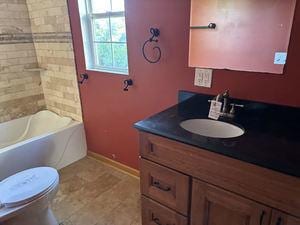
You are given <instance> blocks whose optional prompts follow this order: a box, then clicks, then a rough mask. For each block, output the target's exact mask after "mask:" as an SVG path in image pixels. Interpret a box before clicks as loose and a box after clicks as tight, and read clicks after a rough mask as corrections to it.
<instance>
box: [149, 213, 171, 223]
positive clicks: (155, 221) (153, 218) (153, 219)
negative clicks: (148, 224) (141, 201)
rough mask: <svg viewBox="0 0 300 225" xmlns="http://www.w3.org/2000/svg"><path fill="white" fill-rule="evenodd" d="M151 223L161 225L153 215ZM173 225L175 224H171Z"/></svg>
mask: <svg viewBox="0 0 300 225" xmlns="http://www.w3.org/2000/svg"><path fill="white" fill-rule="evenodd" d="M152 221H153V222H154V223H155V224H156V225H162V224H161V223H160V220H159V219H158V218H157V217H155V216H154V214H153V213H152ZM166 225H169V224H166ZM173 225H175V224H173Z"/></svg>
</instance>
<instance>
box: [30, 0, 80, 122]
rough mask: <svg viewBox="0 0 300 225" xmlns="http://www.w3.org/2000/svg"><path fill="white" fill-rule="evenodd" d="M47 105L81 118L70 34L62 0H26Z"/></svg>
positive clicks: (57, 110)
mask: <svg viewBox="0 0 300 225" xmlns="http://www.w3.org/2000/svg"><path fill="white" fill-rule="evenodd" d="M27 7H28V11H29V16H30V20H31V29H32V33H33V40H34V45H35V49H36V54H37V60H38V64H39V67H41V68H43V69H46V70H45V71H43V72H41V79H42V86H43V91H44V95H45V101H46V106H47V108H48V109H50V110H52V111H54V112H56V113H58V114H60V115H63V116H69V117H72V118H73V119H75V120H78V121H81V120H82V115H81V105H80V98H79V92H78V84H77V78H76V68H75V61H74V54H73V45H72V36H71V32H70V23H69V16H68V8H67V3H66V0H27Z"/></svg>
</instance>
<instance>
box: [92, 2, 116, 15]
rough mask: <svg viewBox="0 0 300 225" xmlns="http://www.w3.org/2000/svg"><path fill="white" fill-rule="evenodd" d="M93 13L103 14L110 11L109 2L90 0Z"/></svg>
mask: <svg viewBox="0 0 300 225" xmlns="http://www.w3.org/2000/svg"><path fill="white" fill-rule="evenodd" d="M92 11H93V13H104V12H108V11H111V5H110V0H92Z"/></svg>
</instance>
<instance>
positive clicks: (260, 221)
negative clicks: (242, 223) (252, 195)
mask: <svg viewBox="0 0 300 225" xmlns="http://www.w3.org/2000/svg"><path fill="white" fill-rule="evenodd" d="M265 215H266V212H265V211H262V213H261V215H260V220H259V225H262V224H263V222H264V217H265Z"/></svg>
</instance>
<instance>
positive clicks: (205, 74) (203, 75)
mask: <svg viewBox="0 0 300 225" xmlns="http://www.w3.org/2000/svg"><path fill="white" fill-rule="evenodd" d="M211 83H212V69H200V68H196V70H195V80H194V85H195V86H199V87H208V88H210V87H211Z"/></svg>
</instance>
